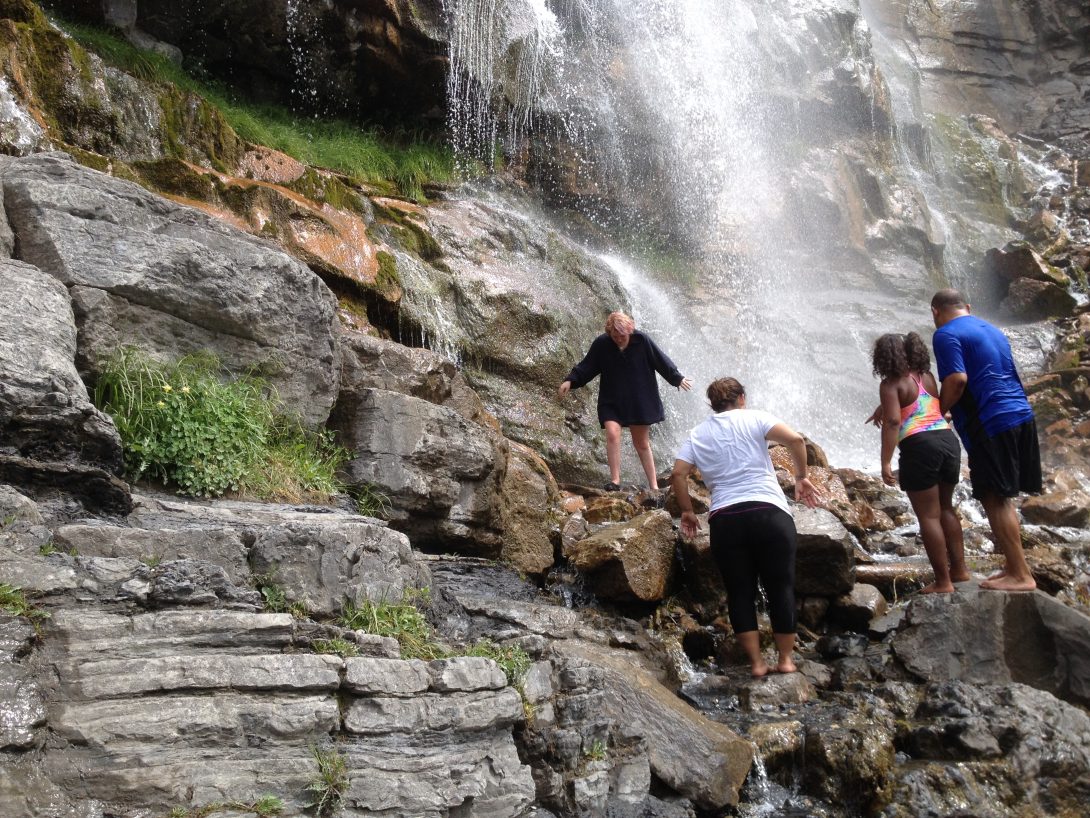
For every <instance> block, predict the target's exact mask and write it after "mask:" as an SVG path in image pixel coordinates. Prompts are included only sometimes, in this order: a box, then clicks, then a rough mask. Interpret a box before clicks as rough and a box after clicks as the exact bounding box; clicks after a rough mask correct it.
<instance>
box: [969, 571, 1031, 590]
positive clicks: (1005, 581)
mask: <svg viewBox="0 0 1090 818" xmlns="http://www.w3.org/2000/svg"><path fill="white" fill-rule="evenodd" d="M980 587H981V588H983V589H984V590H986V591H1032V590H1034V589H1035V588H1036V587H1037V583H1036V582H1034V581H1033V577H1030V578H1029V579H1018V578H1017V577H1009V576H1007V575H1006V574H1004V575H1003V576H1001V577H999V578H998V579H986V580H984V581H983V582H981V583H980Z"/></svg>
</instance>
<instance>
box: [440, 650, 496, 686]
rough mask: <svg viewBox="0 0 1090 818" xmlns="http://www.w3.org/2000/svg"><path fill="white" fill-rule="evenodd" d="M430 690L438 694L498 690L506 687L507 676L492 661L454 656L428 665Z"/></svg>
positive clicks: (480, 657) (482, 658)
mask: <svg viewBox="0 0 1090 818" xmlns="http://www.w3.org/2000/svg"><path fill="white" fill-rule="evenodd" d="M428 673H429V674H430V676H431V689H432V690H434V691H436V692H438V693H450V692H454V691H464V692H471V691H474V690H499V689H500V688H503V687H506V686H507V674H506V673H504V672H503V668H501V667H500V666H499V665H498V664H496V663H495V662H494V661H493V660H492V659H486V658H485V657H483V656H456V657H453V658H451V659H438V660H436V661H434V662H429V663H428Z"/></svg>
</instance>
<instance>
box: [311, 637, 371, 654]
mask: <svg viewBox="0 0 1090 818" xmlns="http://www.w3.org/2000/svg"><path fill="white" fill-rule="evenodd" d="M311 647H313V648H314V652H315V653H332V654H335V655H337V656H340V657H342V658H348V657H350V656H359V655H360V649H359V647H358V646H357V645H355V644H354V643H352V642H349V641H348V640H347V639H315V640H314V642H313V643H311Z"/></svg>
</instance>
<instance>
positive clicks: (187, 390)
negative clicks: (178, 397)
mask: <svg viewBox="0 0 1090 818" xmlns="http://www.w3.org/2000/svg"><path fill="white" fill-rule="evenodd" d="M182 394H185V395H188V394H189V387H188V386H183V387H182Z"/></svg>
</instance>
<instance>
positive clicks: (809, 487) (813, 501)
mask: <svg viewBox="0 0 1090 818" xmlns="http://www.w3.org/2000/svg"><path fill="white" fill-rule="evenodd" d="M795 500H797V501H798V502H800V503H806V505H808V506H809V507H810V508H814V507H815V506H817V504H818V501H820V500H821V492H820V491H818V488H817V486H815V485H814V484H813V483H811V482H810V478H809V477H800V478H799V479H798V480H796V481H795Z"/></svg>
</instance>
